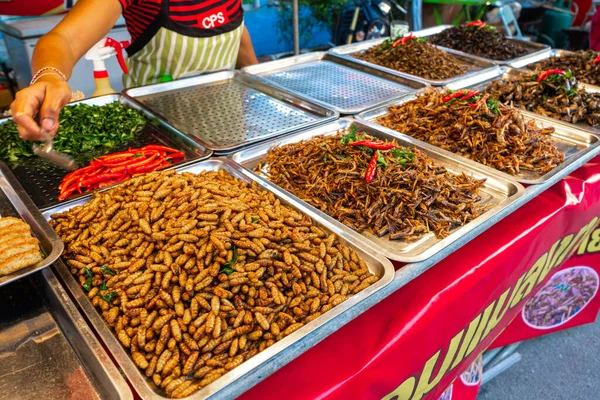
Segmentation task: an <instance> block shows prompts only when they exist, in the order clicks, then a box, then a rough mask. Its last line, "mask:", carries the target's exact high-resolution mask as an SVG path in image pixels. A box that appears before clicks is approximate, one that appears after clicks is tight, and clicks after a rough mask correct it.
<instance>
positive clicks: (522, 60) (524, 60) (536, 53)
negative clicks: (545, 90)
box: [413, 25, 551, 65]
mask: <svg viewBox="0 0 600 400" xmlns="http://www.w3.org/2000/svg"><path fill="white" fill-rule="evenodd" d="M448 28H452V25H438V26H434V27H431V28H427V29H423V30H420V31H415V32H413V33H414V35H415V36H418V37H424V38H427V37H429V36H433V35H436V34H438V33H440V32H442V31H445V30H446V29H448ZM506 40H507V41H509V42H511V43H515V44H518V45H520V46H523V47H525V48H526V49H527V50H528V51H529V52H528V53H527V54H525V55H523V56H520V57H516V58H511V59H508V60H494V59H492V58H487V57H481V56H477V57H480V58H485V59H486V60H490V61H493V62H495V63H496V64H499V65H509V64H517V65H518V64H521V65H525V64H530V63H533V62H536V61H539V60H543V59H545V58H548V56H549V54H550V50H551V49H550V46H548V45H545V44H542V43H536V42H528V41H526V40H519V39H515V38H508V37H507V38H506ZM440 47H441V46H440ZM441 48H443V49H444V50H445V49H447V48H446V47H441ZM461 53H463V54H469V55H470V54H471V53H466V52H461Z"/></svg>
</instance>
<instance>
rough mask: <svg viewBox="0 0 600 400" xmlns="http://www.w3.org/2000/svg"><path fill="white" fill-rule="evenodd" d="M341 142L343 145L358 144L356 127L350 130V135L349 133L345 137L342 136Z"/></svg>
mask: <svg viewBox="0 0 600 400" xmlns="http://www.w3.org/2000/svg"><path fill="white" fill-rule="evenodd" d="M340 140H341V142H342V144H348V143H352V142H356V140H357V139H356V126H352V128H350V133H347V134H345V135H344V136H342V138H341V139H340Z"/></svg>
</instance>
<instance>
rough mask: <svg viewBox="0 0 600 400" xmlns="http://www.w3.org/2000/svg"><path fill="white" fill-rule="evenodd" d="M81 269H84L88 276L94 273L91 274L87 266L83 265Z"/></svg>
mask: <svg viewBox="0 0 600 400" xmlns="http://www.w3.org/2000/svg"><path fill="white" fill-rule="evenodd" d="M83 270H84V271H85V274H86V275H87V276H89V277H90V278H91V277H92V276H94V275H93V274H92V271H90V270H89V268H88V267H83Z"/></svg>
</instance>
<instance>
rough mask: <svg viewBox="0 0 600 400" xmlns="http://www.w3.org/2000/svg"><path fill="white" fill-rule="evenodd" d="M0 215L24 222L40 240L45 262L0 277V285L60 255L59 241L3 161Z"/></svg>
mask: <svg viewBox="0 0 600 400" xmlns="http://www.w3.org/2000/svg"><path fill="white" fill-rule="evenodd" d="M0 215H2V217H9V216H10V217H18V218H21V219H23V221H25V222H27V223H28V224H29V226H30V227H31V233H32V235H33V236H35V237H36V238H37V239H38V240H39V242H40V249H41V251H42V253H43V256H44V259H43V260H42V261H40V262H39V263H37V264H35V265H32V266H30V267H27V268H23V269H21V270H18V271H15V272H13V273H12V274H9V275H4V276H0V286H2V285H6V284H7V283H10V282H13V281H16V280H17V279H21V278H23V277H24V276H27V275H29V274H32V273H34V272H36V271H39V270H41V269H44V268H46V267H47V266H49V265H50V264H52V263H53V262H54V261H55V260H56V259H57V258H58V257H59V256H60V255H61V254H62V251H63V243H62V241H61V240H60V238H59V237H58V235H57V234H56V232H54V229H52V228H51V227H50V225H48V223H47V222H46V221H45V220H44V217H43V216H42V214H40V212H39V211H38V209H37V207H36V206H35V204H33V202H32V201H31V200H30V199H29V197H27V194H25V191H24V190H23V188H22V187H21V185H19V182H17V180H16V179H15V177H14V176H13V175H12V173H11V172H10V170H9V169H8V166H7V165H6V164H4V163H3V162H0Z"/></svg>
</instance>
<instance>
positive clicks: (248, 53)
mask: <svg viewBox="0 0 600 400" xmlns="http://www.w3.org/2000/svg"><path fill="white" fill-rule="evenodd" d="M254 64H258V59H257V58H256V54H255V53H254V46H252V39H250V33H249V32H248V29H247V28H246V27H244V32H243V33H242V40H241V42H240V50H239V52H238V58H237V63H236V67H238V68H244V67H247V66H250V65H254Z"/></svg>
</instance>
